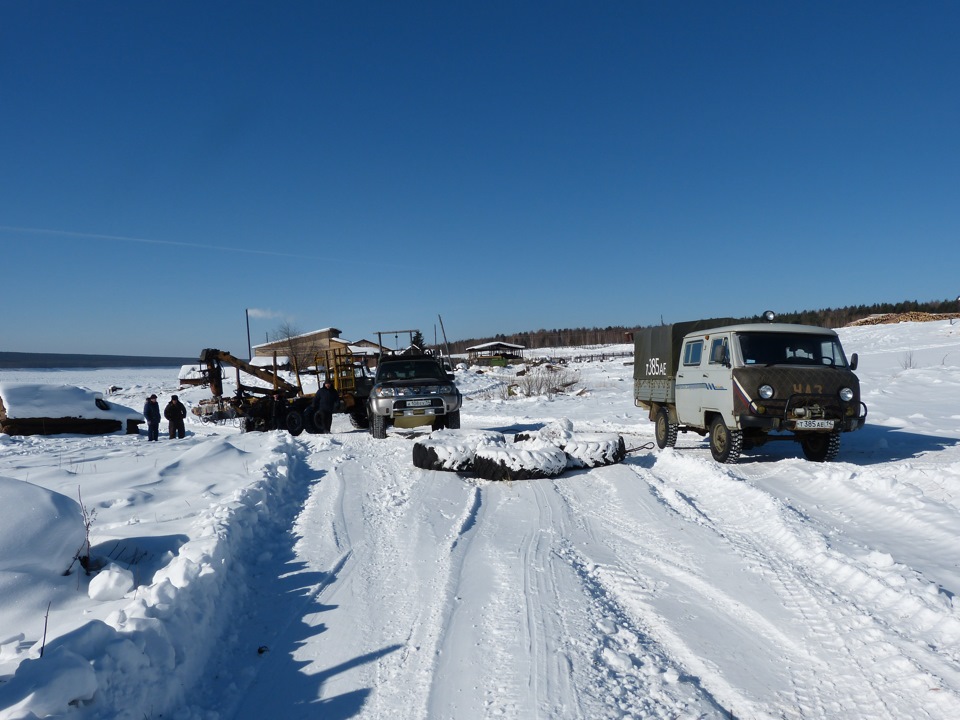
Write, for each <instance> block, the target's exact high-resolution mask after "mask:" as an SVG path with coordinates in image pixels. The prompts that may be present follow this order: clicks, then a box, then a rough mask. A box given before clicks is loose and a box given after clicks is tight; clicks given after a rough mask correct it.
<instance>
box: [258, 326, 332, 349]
mask: <svg viewBox="0 0 960 720" xmlns="http://www.w3.org/2000/svg"><path fill="white" fill-rule="evenodd" d="M340 332H341V331H340V330H338V329H337V328H334V327H329V328H322V329H320V330H311V331H310V332H306V333H302V334H300V335H293V336H291V337H289V338H283V339H281V340H271V341H270V342H265V343H260V344H259V345H253V347H254V348H265V347H271V346H273V345H280V344H282V343H285V342H289V341H290V340H300V339H302V338H308V337H312V336H314V335H323V336H324V337H328V338H330V339H332V340H339V335H340ZM341 342H343V341H342V340H341Z"/></svg>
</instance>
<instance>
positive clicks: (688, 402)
mask: <svg viewBox="0 0 960 720" xmlns="http://www.w3.org/2000/svg"><path fill="white" fill-rule="evenodd" d="M703 347H704V339H703V338H702V337H691V338H685V339H684V341H683V347H682V348H681V350H680V364H679V366H678V367H677V390H676V397H677V418H678V419H679V421H680V424H681V425H689V426H691V427H701V428H702V427H705V425H704V423H703V413H702V412H700V407H701V402H700V394H701V392H702V391H703V384H704V379H703V378H704V373H703V371H701V369H700V363H701V361H702V360H703Z"/></svg>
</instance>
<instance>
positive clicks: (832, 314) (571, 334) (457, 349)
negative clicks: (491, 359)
mask: <svg viewBox="0 0 960 720" xmlns="http://www.w3.org/2000/svg"><path fill="white" fill-rule="evenodd" d="M958 310H960V305H958V302H957V300H942V301H936V300H935V301H931V302H917V301H916V300H908V301H904V302H898V303H876V304H874V305H851V306H849V307H843V308H825V309H823V310H803V311H800V312H789V313H779V314H778V315H777V320H778V322H785V323H799V324H801V325H817V326H820V327H828V328H838V327H843V326H844V325H849V324H850V323H852V322H854V321H855V320H862V319H863V318H865V317H869V316H870V315H879V314H883V313H907V312H925V313H955V312H957V311H958ZM684 319H696V318H684ZM737 319H738V320H740V321H743V322H751V321H756V320H759V319H760V316H759V315H753V316H750V317H744V318H737ZM641 327H644V326H640V325H637V326H634V327H624V326H622V325H610V326H608V327H604V328H567V329H562V330H534V331H530V332H518V333H513V334H510V335H504V334H499V335H495V336H494V337H486V338H470V339H468V340H457V341H455V342H451V343H450V352H451V353H453V354H456V355H461V354H464V353H466V350H467V348H468V347H473V346H474V345H482V344H484V343H489V342H506V343H512V344H514V345H522V346H524V347H526V348H549V347H582V346H585V345H613V344H616V343H625V342H630V341H629V339H628V338H629V336H630V334H631V333H633V332H635V331H636V330H639V329H640V328H641Z"/></svg>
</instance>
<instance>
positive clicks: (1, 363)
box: [0, 352, 197, 370]
mask: <svg viewBox="0 0 960 720" xmlns="http://www.w3.org/2000/svg"><path fill="white" fill-rule="evenodd" d="M196 362H197V359H196V358H170V357H139V356H135V355H71V354H68V353H22V352H0V368H7V369H8V370H14V369H16V370H37V369H44V368H58V369H66V368H121V367H122V368H128V367H138V368H139V367H181V366H182V365H189V364H190V363H196Z"/></svg>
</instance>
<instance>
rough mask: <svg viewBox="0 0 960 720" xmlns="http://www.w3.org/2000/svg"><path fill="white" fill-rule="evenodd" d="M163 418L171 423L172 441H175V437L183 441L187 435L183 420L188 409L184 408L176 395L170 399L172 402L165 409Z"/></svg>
mask: <svg viewBox="0 0 960 720" xmlns="http://www.w3.org/2000/svg"><path fill="white" fill-rule="evenodd" d="M163 416H164V417H165V418H166V419H167V421H168V422H169V423H170V439H171V440H173V438H174V437H178V438H180V439H183V437H184V435H186V434H187V431H186V428H184V426H183V419H184V418H185V417H186V416H187V408H185V407H184V406H183V403H182V402H180V400H179V399H178V398H177V396H176V395H172V396H171V397H170V402H168V403H167V406H166V407H165V408H164V409H163Z"/></svg>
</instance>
